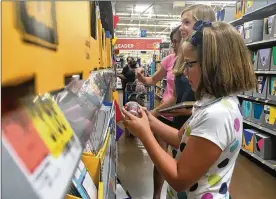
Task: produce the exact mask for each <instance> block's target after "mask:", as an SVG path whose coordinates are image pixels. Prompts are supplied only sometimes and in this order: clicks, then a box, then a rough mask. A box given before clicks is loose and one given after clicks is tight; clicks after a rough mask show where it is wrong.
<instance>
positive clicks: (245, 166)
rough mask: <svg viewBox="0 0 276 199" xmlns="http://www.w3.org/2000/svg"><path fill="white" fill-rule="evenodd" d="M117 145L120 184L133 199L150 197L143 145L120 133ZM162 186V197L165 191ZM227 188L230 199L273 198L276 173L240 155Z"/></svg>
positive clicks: (149, 171)
mask: <svg viewBox="0 0 276 199" xmlns="http://www.w3.org/2000/svg"><path fill="white" fill-rule="evenodd" d="M119 96H121V95H119ZM121 99H122V98H121ZM118 149H119V167H118V177H119V178H120V180H121V183H122V185H123V187H124V188H125V189H126V190H128V191H129V193H130V195H131V196H132V198H133V199H151V198H152V193H153V181H152V171H153V164H152V161H151V159H150V157H149V156H148V154H147V152H146V150H145V149H144V147H143V145H142V144H141V142H140V141H139V140H138V139H136V138H129V137H125V136H124V135H122V137H121V138H120V140H119V143H118ZM165 186H166V185H165ZM165 186H164V188H163V192H162V199H164V198H165V194H166V191H165ZM230 192H231V195H232V198H233V199H275V198H276V177H274V176H273V175H271V174H270V173H269V172H267V170H266V169H263V168H262V167H260V166H258V165H257V164H256V163H255V162H253V161H251V160H250V159H248V157H245V156H244V155H240V156H239V157H238V160H237V163H236V167H235V170H234V174H233V178H232V182H231V186H230Z"/></svg>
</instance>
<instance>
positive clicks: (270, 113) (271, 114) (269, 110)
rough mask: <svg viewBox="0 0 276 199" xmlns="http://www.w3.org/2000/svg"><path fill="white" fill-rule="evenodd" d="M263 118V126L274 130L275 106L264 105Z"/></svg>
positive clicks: (275, 122)
mask: <svg viewBox="0 0 276 199" xmlns="http://www.w3.org/2000/svg"><path fill="white" fill-rule="evenodd" d="M264 117H265V119H264V123H263V125H264V126H265V127H267V128H270V129H275V130H276V106H271V105H264Z"/></svg>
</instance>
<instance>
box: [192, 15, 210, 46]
mask: <svg viewBox="0 0 276 199" xmlns="http://www.w3.org/2000/svg"><path fill="white" fill-rule="evenodd" d="M211 26H212V22H210V21H202V20H199V21H197V22H196V23H195V25H194V27H193V29H194V31H195V32H194V34H193V36H192V41H191V44H192V45H193V46H197V45H199V44H202V38H203V29H204V28H205V27H211Z"/></svg>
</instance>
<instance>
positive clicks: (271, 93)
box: [267, 75, 276, 101]
mask: <svg viewBox="0 0 276 199" xmlns="http://www.w3.org/2000/svg"><path fill="white" fill-rule="evenodd" d="M267 98H268V99H270V100H275V101H276V76H275V75H273V76H271V77H270V78H269V88H268V93H267Z"/></svg>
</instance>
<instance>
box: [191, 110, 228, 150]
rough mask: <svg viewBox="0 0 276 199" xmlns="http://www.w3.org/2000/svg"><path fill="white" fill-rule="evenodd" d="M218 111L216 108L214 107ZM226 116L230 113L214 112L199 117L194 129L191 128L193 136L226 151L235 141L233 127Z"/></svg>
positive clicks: (204, 113)
mask: <svg viewBox="0 0 276 199" xmlns="http://www.w3.org/2000/svg"><path fill="white" fill-rule="evenodd" d="M214 109H216V107H214ZM226 114H229V112H226V111H220V110H212V111H209V112H207V111H205V112H203V113H202V114H200V115H198V117H197V118H196V122H195V123H194V125H193V126H194V127H191V129H192V130H191V135H192V136H197V137H201V138H204V139H206V140H209V141H211V142H213V143H214V144H216V145H217V146H218V147H219V148H220V149H221V150H224V149H225V148H226V147H227V146H228V143H230V142H231V140H232V139H233V135H232V133H231V129H232V128H231V127H230V126H229V124H230V123H231V121H228V117H227V116H226Z"/></svg>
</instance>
